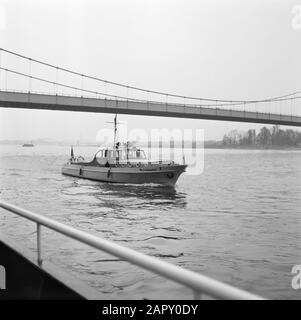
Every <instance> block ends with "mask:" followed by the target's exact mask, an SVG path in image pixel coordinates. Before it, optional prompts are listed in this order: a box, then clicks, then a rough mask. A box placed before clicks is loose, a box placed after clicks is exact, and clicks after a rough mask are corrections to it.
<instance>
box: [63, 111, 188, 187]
mask: <svg viewBox="0 0 301 320" xmlns="http://www.w3.org/2000/svg"><path fill="white" fill-rule="evenodd" d="M116 118H117V115H116V116H115V119H114V124H115V130H114V144H113V146H112V147H110V148H107V147H105V148H100V149H99V150H98V151H97V152H96V154H95V155H94V158H93V160H92V161H90V162H85V161H84V158H83V157H81V156H78V157H75V156H74V153H73V147H71V158H70V159H69V161H68V162H67V163H66V164H65V165H64V166H63V167H62V174H64V175H69V176H74V177H78V178H85V179H91V180H97V181H105V182H117V183H126V184H145V183H153V184H160V185H167V186H174V185H175V184H176V182H177V180H178V178H179V176H180V175H181V174H182V173H183V172H184V171H185V170H186V167H187V165H185V164H182V165H181V164H177V163H175V162H174V161H149V160H147V158H146V155H145V152H144V151H143V150H142V149H140V148H137V147H136V146H133V145H131V144H130V143H129V142H127V143H123V144H122V143H119V142H117V143H115V139H116V131H117V127H116V126H117V121H116Z"/></svg>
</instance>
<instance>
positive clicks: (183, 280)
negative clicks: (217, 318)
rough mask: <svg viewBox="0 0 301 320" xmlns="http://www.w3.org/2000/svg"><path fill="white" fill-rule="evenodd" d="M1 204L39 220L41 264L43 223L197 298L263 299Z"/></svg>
mask: <svg viewBox="0 0 301 320" xmlns="http://www.w3.org/2000/svg"><path fill="white" fill-rule="evenodd" d="M0 207H1V208H3V209H5V210H7V211H9V212H12V213H14V214H16V215H18V216H21V217H23V218H26V219H28V220H31V221H32V222H34V223H36V227H37V262H38V265H39V266H40V267H42V243H41V241H42V239H41V227H42V226H43V227H46V228H48V229H51V230H54V231H55V232H58V233H60V234H63V235H65V236H67V237H69V238H72V239H75V240H77V241H79V242H81V243H84V244H86V245H89V246H91V247H94V248H96V249H98V250H101V251H104V252H106V253H108V254H111V255H113V256H115V257H118V258H121V259H124V260H125V261H127V262H129V263H132V264H134V265H136V266H139V267H141V268H144V269H146V270H148V271H151V272H153V273H155V274H157V275H160V276H163V277H165V278H167V279H170V280H173V281H175V282H177V283H179V284H181V285H184V286H186V287H188V288H190V289H191V290H192V291H193V295H194V299H200V298H201V296H202V295H206V296H209V297H212V298H215V299H239V300H257V299H258V300H261V299H263V298H262V297H260V296H257V295H254V294H251V293H249V292H246V291H244V290H241V289H238V288H235V287H233V286H230V285H228V284H225V283H222V282H220V281H217V280H214V279H212V278H209V277H206V276H204V275H201V274H198V273H196V272H193V271H190V270H186V269H183V268H180V267H178V266H175V265H173V264H170V263H168V262H165V261H162V260H159V259H157V258H154V257H151V256H148V255H145V254H142V253H139V252H137V251H135V250H132V249H129V248H126V247H123V246H121V245H118V244H115V243H113V242H111V241H108V240H105V239H102V238H99V237H96V236H94V235H91V234H89V233H87V232H84V231H81V230H78V229H75V228H73V227H71V226H67V225H65V224H63V223H60V222H58V221H55V220H52V219H50V218H47V217H45V216H42V215H40V214H36V213H33V212H31V211H29V210H25V209H22V208H20V207H17V206H15V205H12V204H9V203H7V202H4V201H0Z"/></svg>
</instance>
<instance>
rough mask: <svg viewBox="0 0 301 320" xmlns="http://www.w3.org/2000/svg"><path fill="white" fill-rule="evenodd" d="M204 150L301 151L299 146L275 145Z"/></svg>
mask: <svg viewBox="0 0 301 320" xmlns="http://www.w3.org/2000/svg"><path fill="white" fill-rule="evenodd" d="M204 149H234V150H301V146H276V145H266V146H261V145H254V146H252V145H249V146H243V145H237V146H236V145H211V144H210V145H206V144H205V146H204Z"/></svg>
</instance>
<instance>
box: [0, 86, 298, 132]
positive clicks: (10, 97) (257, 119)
mask: <svg viewBox="0 0 301 320" xmlns="http://www.w3.org/2000/svg"><path fill="white" fill-rule="evenodd" d="M0 107H2V108H22V109H42V110H63V111H80V112H99V113H119V114H133V115H145V116H161V117H176V118H190V119H207V120H221V121H236V122H253V123H267V124H278V125H286V126H301V117H300V116H294V115H285V114H274V113H260V112H250V111H238V110H226V109H220V108H204V107H197V106H189V105H184V104H183V105H181V104H172V103H159V102H158V103H157V102H138V101H131V100H113V99H97V98H87V97H76V96H63V95H49V94H40V93H22V92H9V91H0Z"/></svg>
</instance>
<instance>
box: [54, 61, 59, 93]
mask: <svg viewBox="0 0 301 320" xmlns="http://www.w3.org/2000/svg"><path fill="white" fill-rule="evenodd" d="M58 79H59V68H58V67H56V73H55V82H56V83H55V94H56V95H58V85H57V84H58Z"/></svg>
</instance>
